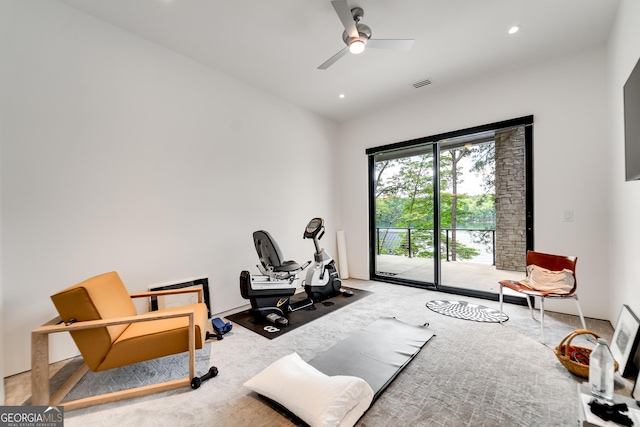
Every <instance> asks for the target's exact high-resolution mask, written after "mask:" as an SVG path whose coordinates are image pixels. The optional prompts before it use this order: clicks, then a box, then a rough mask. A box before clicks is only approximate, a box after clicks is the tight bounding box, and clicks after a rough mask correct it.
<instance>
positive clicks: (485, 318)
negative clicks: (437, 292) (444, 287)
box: [427, 300, 509, 323]
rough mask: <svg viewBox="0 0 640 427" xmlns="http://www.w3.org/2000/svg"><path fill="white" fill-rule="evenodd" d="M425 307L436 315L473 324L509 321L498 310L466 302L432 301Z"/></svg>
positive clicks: (507, 317)
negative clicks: (472, 322) (471, 321)
mask: <svg viewBox="0 0 640 427" xmlns="http://www.w3.org/2000/svg"><path fill="white" fill-rule="evenodd" d="M427 307H428V308H429V309H431V310H433V311H435V312H436V313H439V314H444V315H445V316H450V317H456V318H458V319H463V320H473V321H475V322H487V323H498V322H500V320H501V319H500V318H501V317H502V321H503V322H506V321H507V320H509V316H507V315H506V314H504V313H502V314H500V310H496V309H493V308H489V307H485V306H483V305H478V304H471V303H468V302H466V301H446V300H434V301H429V302H428V303H427Z"/></svg>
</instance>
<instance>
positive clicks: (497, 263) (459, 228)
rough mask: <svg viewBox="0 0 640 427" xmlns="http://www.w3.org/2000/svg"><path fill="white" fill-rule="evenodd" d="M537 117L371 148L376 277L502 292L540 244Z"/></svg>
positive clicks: (486, 294) (520, 275)
mask: <svg viewBox="0 0 640 427" xmlns="http://www.w3.org/2000/svg"><path fill="white" fill-rule="evenodd" d="M532 121H533V118H532V117H530V116H529V117H524V118H521V119H516V120H513V121H508V122H501V123H496V124H492V125H487V126H482V127H478V128H473V129H466V130H462V131H457V132H451V133H449V134H443V135H437V136H434V137H428V138H422V139H419V140H413V141H407V142H404V143H399V144H392V145H389V146H384V147H377V148H375V149H370V150H367V154H368V155H369V175H370V205H369V206H370V238H371V239H370V241H371V248H370V254H371V257H370V261H371V277H372V278H373V279H377V280H383V281H390V282H394V283H401V284H408V285H413V286H421V287H429V288H436V289H439V290H445V291H448V292H453V293H463V294H471V295H476V296H484V297H493V296H495V294H496V293H497V292H498V284H497V283H498V281H499V280H502V279H521V278H523V277H524V267H525V254H526V250H527V249H528V248H532V237H533V234H532V233H533V214H532V210H533V206H532V204H533V202H532V201H533V197H532V177H531V151H532V135H533V134H532V126H531V125H532Z"/></svg>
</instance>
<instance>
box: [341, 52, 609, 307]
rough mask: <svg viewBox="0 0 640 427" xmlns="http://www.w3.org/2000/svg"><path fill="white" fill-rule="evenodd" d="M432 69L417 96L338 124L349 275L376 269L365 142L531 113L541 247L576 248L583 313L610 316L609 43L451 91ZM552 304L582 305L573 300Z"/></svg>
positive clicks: (391, 140) (551, 249) (537, 229)
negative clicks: (371, 258)
mask: <svg viewBox="0 0 640 427" xmlns="http://www.w3.org/2000/svg"><path fill="white" fill-rule="evenodd" d="M432 77H433V80H434V84H433V85H432V86H427V87H425V88H422V89H418V90H420V91H423V92H422V97H421V99H419V100H417V101H416V102H413V103H410V104H406V105H401V106H392V107H389V108H388V109H386V110H384V111H380V112H378V113H375V114H372V115H370V116H367V117H363V118H359V119H357V120H352V121H350V122H347V123H343V124H342V126H341V128H340V140H341V145H340V159H341V160H342V164H341V166H342V167H341V169H342V171H343V174H344V176H343V177H342V180H341V181H342V194H341V200H340V207H341V218H342V225H343V226H344V229H345V233H346V235H347V238H348V242H347V243H348V254H349V271H350V274H351V275H352V276H353V277H359V278H368V276H369V265H368V249H367V247H368V246H367V245H368V236H367V229H368V216H367V158H366V155H365V149H366V148H369V147H375V146H379V145H384V144H390V143H394V142H400V141H406V140H409V139H413V138H418V137H421V136H429V135H435V134H439V133H443V132H448V131H455V130H459V129H464V128H468V127H472V126H478V125H484V124H488V123H493V122H498V121H502V120H508V119H513V118H517V117H521V116H526V115H530V114H532V115H533V116H534V131H533V134H534V223H535V230H534V233H535V236H534V239H535V242H534V245H535V248H536V249H537V250H540V251H545V252H551V253H559V254H567V255H575V256H578V265H577V277H578V282H579V287H580V292H579V295H580V300H581V303H582V308H583V311H584V313H585V315H586V316H591V317H595V318H602V319H607V318H609V309H608V307H609V305H608V300H609V291H608V265H609V251H608V236H607V230H608V229H607V224H608V211H607V206H606V203H603V200H606V197H607V196H606V194H607V189H608V187H607V175H606V173H602V171H603V169H604V168H606V166H607V164H606V161H605V158H606V154H605V153H606V148H605V144H604V141H606V140H607V129H608V128H607V103H606V101H607V97H606V84H604V82H605V80H606V53H605V48H604V47H602V48H599V49H594V50H589V51H585V52H579V53H576V54H575V55H573V56H570V57H566V58H561V59H557V60H555V61H551V62H547V63H543V64H539V65H537V66H532V67H528V68H526V69H521V70H519V71H511V72H507V73H505V74H502V75H496V76H493V77H492V78H488V79H483V80H479V81H472V82H467V83H466V84H461V85H459V86H456V87H455V88H453V89H448V90H447V89H439V88H438V82H437V78H436V76H432ZM565 210H573V211H574V221H573V222H563V211H565ZM547 306H548V308H549V309H552V310H557V311H565V312H570V313H576V312H577V311H576V310H575V304H573V303H571V302H558V303H557V304H551V302H549V303H548V304H547Z"/></svg>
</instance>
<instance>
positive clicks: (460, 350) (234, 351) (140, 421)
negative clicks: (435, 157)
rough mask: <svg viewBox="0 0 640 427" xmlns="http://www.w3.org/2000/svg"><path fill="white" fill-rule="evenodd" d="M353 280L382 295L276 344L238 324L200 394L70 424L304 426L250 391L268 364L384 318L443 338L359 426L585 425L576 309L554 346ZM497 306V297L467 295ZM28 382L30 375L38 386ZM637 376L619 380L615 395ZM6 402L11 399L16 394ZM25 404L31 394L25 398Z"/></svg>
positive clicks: (140, 403)
mask: <svg viewBox="0 0 640 427" xmlns="http://www.w3.org/2000/svg"><path fill="white" fill-rule="evenodd" d="M345 285H346V286H349V287H355V288H359V289H365V290H368V291H372V292H373V294H372V295H370V296H368V297H367V298H364V299H362V300H360V301H356V302H354V303H352V304H349V305H348V306H346V307H343V308H342V309H340V310H338V311H335V312H333V313H329V314H327V315H325V316H322V317H321V318H319V319H317V320H315V321H313V322H310V323H308V324H307V325H304V326H303V327H300V328H297V329H295V330H293V331H291V332H290V333H288V334H286V335H284V336H282V337H280V338H278V339H276V340H269V339H266V338H264V337H261V336H259V335H257V334H255V333H253V332H252V331H249V330H247V329H244V328H241V327H234V328H233V330H232V331H231V332H229V333H228V334H226V335H225V338H224V339H223V340H221V341H213V342H212V343H211V363H212V364H214V365H216V366H217V367H218V368H219V369H220V374H219V375H218V376H217V377H216V378H213V379H212V380H210V381H208V382H206V383H205V384H203V386H202V387H201V388H199V389H198V390H190V389H183V390H174V391H171V392H166V393H160V394H157V395H153V396H146V397H143V398H139V399H131V400H128V401H124V402H119V403H112V404H107V405H102V406H97V407H93V408H86V409H81V410H77V411H71V412H69V413H66V414H65V426H66V427H73V426H117V427H129V426H131V427H141V426H171V427H174V426H239V427H243V426H247V427H249V426H251V427H254V426H258V427H259V426H265V427H266V426H269V427H280V426H282V427H288V426H299V425H303V424H302V423H301V421H300V420H298V419H297V418H296V417H294V416H292V415H291V414H289V413H288V412H286V411H284V410H283V409H282V408H279V407H277V406H275V405H274V404H272V403H270V402H268V401H267V400H265V399H262V398H259V397H258V396H257V395H255V394H254V393H252V392H250V391H249V390H247V389H246V388H244V387H243V386H242V384H243V383H244V382H245V381H247V380H248V379H249V378H251V377H253V376H254V375H256V374H257V373H258V372H260V371H261V370H262V369H264V368H265V367H267V366H268V365H269V364H271V363H272V362H274V361H275V360H277V359H279V358H280V357H282V356H285V355H287V354H290V353H292V352H293V351H296V352H297V353H298V354H299V355H300V356H301V357H302V359H303V360H305V361H310V360H311V359H313V358H314V357H315V356H316V355H318V354H320V353H321V352H323V351H325V350H326V349H328V348H330V347H331V346H333V345H334V344H336V343H338V342H340V341H341V340H343V339H345V338H346V337H348V336H349V335H351V334H352V333H353V332H354V331H357V330H359V329H361V328H364V327H366V326H367V325H369V324H371V323H372V322H374V321H375V320H376V319H378V318H380V317H396V318H398V320H401V321H403V322H405V323H409V324H414V325H420V324H425V323H429V325H430V326H429V329H431V330H433V331H434V333H435V336H434V337H433V338H432V339H431V340H429V343H428V344H427V345H426V346H425V347H424V348H423V349H422V351H421V352H420V353H418V354H417V355H416V357H415V358H414V359H413V361H412V362H411V363H410V364H409V365H408V366H407V367H406V368H405V369H404V370H403V371H402V372H401V373H400V374H399V375H398V376H397V377H396V379H395V380H394V381H393V382H392V383H391V384H390V385H389V386H388V387H387V389H386V390H385V391H384V393H382V395H381V396H380V398H379V399H378V400H377V401H376V402H375V403H374V404H373V406H372V407H371V408H370V409H369V410H368V411H367V412H366V413H365V414H364V416H363V417H362V418H361V419H360V421H359V422H358V423H357V424H356V425H357V426H359V427H389V426H456V427H457V426H474V427H475V426H485V427H489V426H507V427H512V426H522V427H525V426H575V425H576V424H577V421H576V420H577V416H578V409H577V386H576V384H579V383H582V382H583V379H581V378H578V377H576V376H574V375H572V374H571V373H569V372H568V371H567V370H566V369H565V368H564V367H563V366H562V365H561V364H560V362H559V361H558V360H557V359H556V357H555V354H554V352H553V347H554V346H555V345H557V344H558V343H559V342H560V341H561V339H562V338H563V337H564V336H565V335H566V334H567V333H568V332H569V331H571V330H574V329H578V328H579V325H580V321H579V319H578V318H577V317H576V316H569V315H562V314H557V313H553V312H548V311H547V313H546V316H545V317H546V319H545V325H546V328H545V332H546V339H547V341H546V344H543V343H541V342H540V324H539V322H538V321H536V320H533V319H531V316H530V314H529V309H528V308H527V307H522V306H515V305H511V304H506V305H505V312H506V314H507V315H508V316H509V321H507V322H505V323H503V324H499V323H481V322H469V321H466V320H461V319H456V318H453V317H448V316H442V315H440V314H437V313H435V312H433V311H431V310H429V309H428V308H427V307H426V306H425V304H426V303H427V302H428V301H431V300H434V299H446V298H447V296H448V295H447V294H442V293H439V292H435V291H429V290H423V289H419V288H411V287H405V286H397V285H392V284H388V283H380V282H373V281H358V280H353V279H352V280H348V281H345ZM465 299H466V300H468V301H469V302H472V303H476V304H483V305H486V306H489V307H493V308H498V303H497V302H495V301H486V300H479V299H473V298H465ZM586 321H587V327H588V328H589V329H591V330H593V331H594V332H596V333H598V334H599V335H600V336H602V337H605V338H607V339H610V338H611V336H612V334H613V327H612V326H611V324H610V323H609V322H606V321H598V320H594V319H589V318H587V319H586ZM28 381H29V380H28V378H27V379H26V382H27V384H28ZM632 385H633V382H630V381H628V380H624V379H621V378H620V377H619V375H618V376H616V392H618V393H627V394H628V393H629V392H630V390H631V387H632ZM6 397H7V398H9V397H10V396H9V395H8V394H7V395H6ZM22 401H24V399H23V400H22Z"/></svg>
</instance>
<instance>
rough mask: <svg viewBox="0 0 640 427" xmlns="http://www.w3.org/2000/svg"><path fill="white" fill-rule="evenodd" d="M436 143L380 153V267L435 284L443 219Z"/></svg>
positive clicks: (383, 272)
mask: <svg viewBox="0 0 640 427" xmlns="http://www.w3.org/2000/svg"><path fill="white" fill-rule="evenodd" d="M434 148H435V146H434V145H433V144H426V145H424V146H421V147H419V148H418V149H415V150H408V151H403V152H401V153H399V154H401V155H402V157H396V154H398V153H394V154H391V155H384V154H382V155H380V156H376V159H375V166H374V170H375V184H374V188H375V194H374V199H375V201H374V205H375V218H376V219H375V230H374V231H375V260H374V263H375V266H376V267H375V271H376V274H378V275H382V276H384V277H389V278H392V277H396V278H399V279H403V280H409V281H416V282H418V283H425V284H433V283H435V282H436V280H435V269H434V259H437V257H436V253H435V252H436V248H437V245H436V241H435V231H434V230H435V228H436V225H437V222H436V215H435V214H434V213H435V208H436V203H435V197H434V196H435V195H436V194H437V192H435V191H434V188H435V187H434V186H435V185H436V179H435V176H436V175H435V173H436V168H435V166H436V163H435V158H436V156H434V153H433V151H434Z"/></svg>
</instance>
